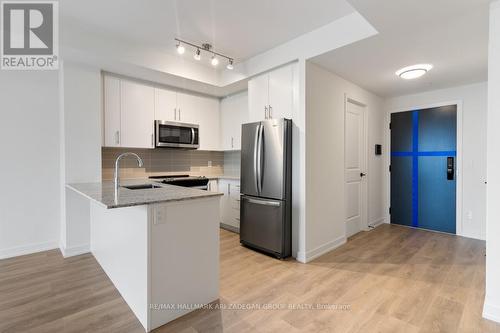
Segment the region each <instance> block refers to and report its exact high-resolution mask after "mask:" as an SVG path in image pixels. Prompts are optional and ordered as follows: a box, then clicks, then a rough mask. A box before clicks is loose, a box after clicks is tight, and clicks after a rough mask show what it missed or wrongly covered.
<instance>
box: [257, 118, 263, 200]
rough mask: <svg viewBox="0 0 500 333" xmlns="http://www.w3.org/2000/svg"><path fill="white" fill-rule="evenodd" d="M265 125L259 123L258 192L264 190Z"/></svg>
mask: <svg viewBox="0 0 500 333" xmlns="http://www.w3.org/2000/svg"><path fill="white" fill-rule="evenodd" d="M263 131H264V126H263V125H262V124H260V125H259V134H258V143H257V193H259V195H260V193H261V192H262V133H263Z"/></svg>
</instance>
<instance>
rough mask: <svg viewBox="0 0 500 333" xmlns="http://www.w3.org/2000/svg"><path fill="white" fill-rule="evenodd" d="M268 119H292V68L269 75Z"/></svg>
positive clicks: (282, 69) (287, 67)
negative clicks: (269, 107) (269, 109)
mask: <svg viewBox="0 0 500 333" xmlns="http://www.w3.org/2000/svg"><path fill="white" fill-rule="evenodd" d="M269 105H270V106H271V111H270V118H273V119H279V118H288V119H290V118H291V117H292V109H293V68H292V66H291V65H290V66H285V67H282V68H278V69H277V70H275V71H272V72H271V73H269Z"/></svg>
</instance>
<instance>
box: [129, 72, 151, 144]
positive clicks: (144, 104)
mask: <svg viewBox="0 0 500 333" xmlns="http://www.w3.org/2000/svg"><path fill="white" fill-rule="evenodd" d="M154 116H155V90H154V88H153V87H150V86H146V85H142V84H139V83H135V82H130V81H123V80H122V82H121V146H122V147H127V148H154V129H153V128H154Z"/></svg>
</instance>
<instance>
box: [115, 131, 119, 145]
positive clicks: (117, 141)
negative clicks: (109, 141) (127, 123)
mask: <svg viewBox="0 0 500 333" xmlns="http://www.w3.org/2000/svg"><path fill="white" fill-rule="evenodd" d="M115 143H116V144H117V145H119V144H120V131H116V133H115Z"/></svg>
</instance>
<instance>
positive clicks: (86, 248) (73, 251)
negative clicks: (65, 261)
mask: <svg viewBox="0 0 500 333" xmlns="http://www.w3.org/2000/svg"><path fill="white" fill-rule="evenodd" d="M59 248H60V249H61V253H62V255H63V257H64V258H69V257H74V256H79V255H80V254H85V253H89V252H90V244H85V245H80V246H73V247H64V246H63V245H62V244H61V245H59Z"/></svg>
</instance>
